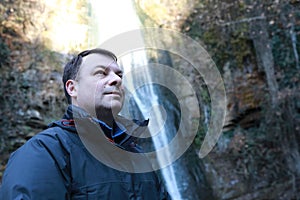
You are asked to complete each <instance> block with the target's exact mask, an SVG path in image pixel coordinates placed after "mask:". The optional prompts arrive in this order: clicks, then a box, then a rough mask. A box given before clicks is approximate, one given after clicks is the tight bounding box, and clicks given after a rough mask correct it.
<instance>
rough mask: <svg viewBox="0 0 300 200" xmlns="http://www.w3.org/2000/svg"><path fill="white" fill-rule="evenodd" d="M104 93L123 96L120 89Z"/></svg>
mask: <svg viewBox="0 0 300 200" xmlns="http://www.w3.org/2000/svg"><path fill="white" fill-rule="evenodd" d="M104 94H105V95H118V96H121V93H120V92H118V91H112V92H105V93H104Z"/></svg>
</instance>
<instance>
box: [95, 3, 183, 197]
mask: <svg viewBox="0 0 300 200" xmlns="http://www.w3.org/2000/svg"><path fill="white" fill-rule="evenodd" d="M90 3H91V7H92V12H93V17H94V19H95V22H94V24H95V26H94V27H93V31H94V32H95V33H96V39H94V41H96V42H97V44H101V43H102V42H104V41H106V40H108V39H110V38H112V37H113V36H115V35H119V34H121V33H123V32H127V31H131V30H135V29H138V28H140V27H141V24H140V21H139V19H138V17H137V15H136V12H135V10H134V8H133V5H132V1H131V0H122V1H120V0H119V1H118V0H110V1H105V3H104V2H103V1H98V0H93V1H92V0H91V2H90ZM141 39H142V35H141ZM120 45H122V44H120ZM119 60H120V63H121V65H122V66H124V67H123V68H124V69H123V70H124V74H125V75H126V73H129V72H130V71H133V70H137V69H138V68H139V67H144V68H143V69H145V66H147V57H146V53H145V52H144V51H143V50H142V51H138V50H136V51H132V52H131V53H128V54H127V55H125V56H122V57H120V58H119ZM137 81H142V82H143V83H150V82H151V77H150V73H149V71H148V70H147V69H146V70H142V73H140V74H139V77H135V78H134V79H131V80H129V81H127V82H125V83H124V84H125V86H126V87H127V88H129V89H130V90H131V91H133V90H134V86H135V84H136V82H137ZM134 100H135V102H136V104H137V105H138V107H139V109H140V111H141V113H142V115H143V117H144V118H145V119H147V118H149V119H150V122H149V130H150V133H151V134H152V135H156V134H158V132H159V137H153V138H155V139H153V143H154V146H155V148H161V147H163V146H165V145H167V144H168V138H167V133H168V131H171V130H172V129H174V128H173V127H170V129H168V126H165V125H164V122H165V120H166V111H165V109H164V108H163V107H162V106H161V105H160V103H159V98H158V94H157V93H156V91H155V89H154V87H153V85H152V84H145V87H143V88H140V89H139V90H138V91H137V92H136V94H134ZM167 129H168V130H167ZM175 131H176V130H175ZM170 153H171V152H169V154H170ZM169 157H170V156H168V155H157V158H158V161H159V163H161V162H163V160H165V159H169ZM176 170H178V168H176ZM162 175H163V179H164V182H165V185H166V187H167V190H168V192H169V193H170V195H171V197H172V199H176V200H180V199H182V198H181V195H180V191H179V190H180V189H179V186H178V183H177V182H178V181H177V179H176V176H175V170H174V168H173V167H172V165H171V166H168V167H166V168H163V169H162Z"/></svg>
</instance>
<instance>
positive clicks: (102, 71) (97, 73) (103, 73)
mask: <svg viewBox="0 0 300 200" xmlns="http://www.w3.org/2000/svg"><path fill="white" fill-rule="evenodd" d="M95 75H103V76H106V75H107V73H106V71H105V70H97V71H96V72H95Z"/></svg>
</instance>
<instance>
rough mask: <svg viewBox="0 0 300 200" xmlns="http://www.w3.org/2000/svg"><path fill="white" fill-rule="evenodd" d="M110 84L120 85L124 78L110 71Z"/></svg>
mask: <svg viewBox="0 0 300 200" xmlns="http://www.w3.org/2000/svg"><path fill="white" fill-rule="evenodd" d="M108 78H109V85H116V86H120V85H121V84H122V78H121V77H120V76H119V75H118V74H116V73H115V72H110V73H109V77H108Z"/></svg>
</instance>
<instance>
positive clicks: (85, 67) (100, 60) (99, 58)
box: [80, 53, 120, 71]
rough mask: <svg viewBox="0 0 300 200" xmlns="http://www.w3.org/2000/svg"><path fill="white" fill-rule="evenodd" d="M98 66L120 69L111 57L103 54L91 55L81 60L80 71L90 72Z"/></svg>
mask: <svg viewBox="0 0 300 200" xmlns="http://www.w3.org/2000/svg"><path fill="white" fill-rule="evenodd" d="M99 66H102V67H109V68H116V69H120V68H119V66H118V64H117V62H116V61H115V60H114V59H113V58H112V57H110V56H108V55H104V54H99V53H92V54H89V55H87V56H85V57H83V58H82V63H81V67H80V68H81V69H80V71H90V70H93V69H94V68H96V67H99Z"/></svg>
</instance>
